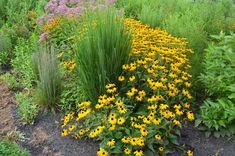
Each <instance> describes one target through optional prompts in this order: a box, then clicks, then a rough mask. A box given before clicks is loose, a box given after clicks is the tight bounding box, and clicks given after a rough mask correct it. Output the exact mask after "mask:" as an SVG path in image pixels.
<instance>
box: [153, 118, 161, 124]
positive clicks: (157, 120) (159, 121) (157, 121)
mask: <svg viewBox="0 0 235 156" xmlns="http://www.w3.org/2000/svg"><path fill="white" fill-rule="evenodd" d="M153 123H154V124H155V125H159V124H160V123H161V119H159V118H157V119H154V120H153Z"/></svg>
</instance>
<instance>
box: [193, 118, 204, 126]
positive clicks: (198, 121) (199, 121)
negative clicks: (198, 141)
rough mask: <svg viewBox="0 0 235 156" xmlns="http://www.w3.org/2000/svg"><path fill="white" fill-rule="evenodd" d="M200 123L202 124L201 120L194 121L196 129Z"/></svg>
mask: <svg viewBox="0 0 235 156" xmlns="http://www.w3.org/2000/svg"><path fill="white" fill-rule="evenodd" d="M201 122H202V120H201V119H197V120H196V121H195V125H194V126H195V127H198V126H199V125H200V124H201Z"/></svg>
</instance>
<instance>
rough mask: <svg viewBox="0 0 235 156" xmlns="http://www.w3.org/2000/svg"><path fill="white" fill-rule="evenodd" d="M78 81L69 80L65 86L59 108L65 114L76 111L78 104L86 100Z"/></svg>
mask: <svg viewBox="0 0 235 156" xmlns="http://www.w3.org/2000/svg"><path fill="white" fill-rule="evenodd" d="M76 79H77V78H76ZM76 79H75V78H74V77H72V78H69V80H66V81H65V83H64V85H63V90H62V92H61V95H60V102H59V107H60V109H62V111H63V112H68V111H76V109H77V107H78V103H79V102H81V101H83V100H85V97H84V95H83V94H84V93H83V92H82V89H81V88H80V83H79V82H78V80H76Z"/></svg>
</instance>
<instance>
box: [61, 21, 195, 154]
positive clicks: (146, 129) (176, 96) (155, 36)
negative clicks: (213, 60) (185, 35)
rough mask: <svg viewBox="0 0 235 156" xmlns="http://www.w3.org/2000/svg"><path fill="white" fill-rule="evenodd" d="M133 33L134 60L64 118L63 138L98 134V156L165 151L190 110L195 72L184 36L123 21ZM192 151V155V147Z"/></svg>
mask: <svg viewBox="0 0 235 156" xmlns="http://www.w3.org/2000/svg"><path fill="white" fill-rule="evenodd" d="M124 22H125V26H126V29H129V30H131V32H132V35H133V43H132V53H131V57H130V62H129V64H124V65H123V66H122V67H123V73H122V74H121V75H120V76H119V77H118V78H117V81H116V82H115V83H109V84H107V85H106V86H105V88H106V93H105V94H103V95H100V96H99V98H98V99H97V103H92V102H90V101H84V102H82V103H80V105H79V109H78V113H75V112H71V113H68V114H67V115H65V116H64V117H63V119H62V120H63V124H62V126H61V127H62V129H63V130H62V132H61V135H62V136H67V135H71V136H73V137H74V138H76V139H78V138H82V137H85V136H88V137H89V138H96V139H97V140H99V141H101V144H100V148H99V150H98V151H97V155H98V156H107V155H109V154H121V155H135V156H143V155H153V154H156V153H157V154H159V155H166V154H167V153H169V152H170V148H171V147H172V146H173V145H177V144H178V142H177V136H179V135H180V128H181V126H182V122H183V121H184V120H190V121H191V120H194V114H193V113H192V111H191V110H190V101H191V100H192V96H191V94H190V92H189V88H190V86H191V84H190V83H189V79H190V78H191V75H190V74H189V73H187V70H188V69H189V68H190V65H189V64H188V59H187V54H188V53H190V52H191V50H190V49H187V48H186V45H187V42H186V41H185V40H184V39H180V38H175V37H172V36H171V35H170V34H168V33H167V32H165V31H162V30H160V29H158V28H156V29H152V28H150V27H149V26H147V25H143V24H142V23H141V22H139V21H136V20H133V19H124ZM188 155H193V153H192V151H188Z"/></svg>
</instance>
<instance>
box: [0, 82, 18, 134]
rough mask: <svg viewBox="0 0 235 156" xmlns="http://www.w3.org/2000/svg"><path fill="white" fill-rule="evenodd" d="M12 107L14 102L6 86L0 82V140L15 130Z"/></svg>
mask: <svg viewBox="0 0 235 156" xmlns="http://www.w3.org/2000/svg"><path fill="white" fill-rule="evenodd" d="M14 105H15V101H14V98H13V97H12V95H11V92H10V91H9V89H8V87H7V86H6V84H5V83H4V82H2V81H0V138H1V137H3V136H5V135H6V134H7V133H8V132H10V131H12V130H14V129H15V128H16V126H15V124H14V118H13V116H12V109H13V107H14Z"/></svg>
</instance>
